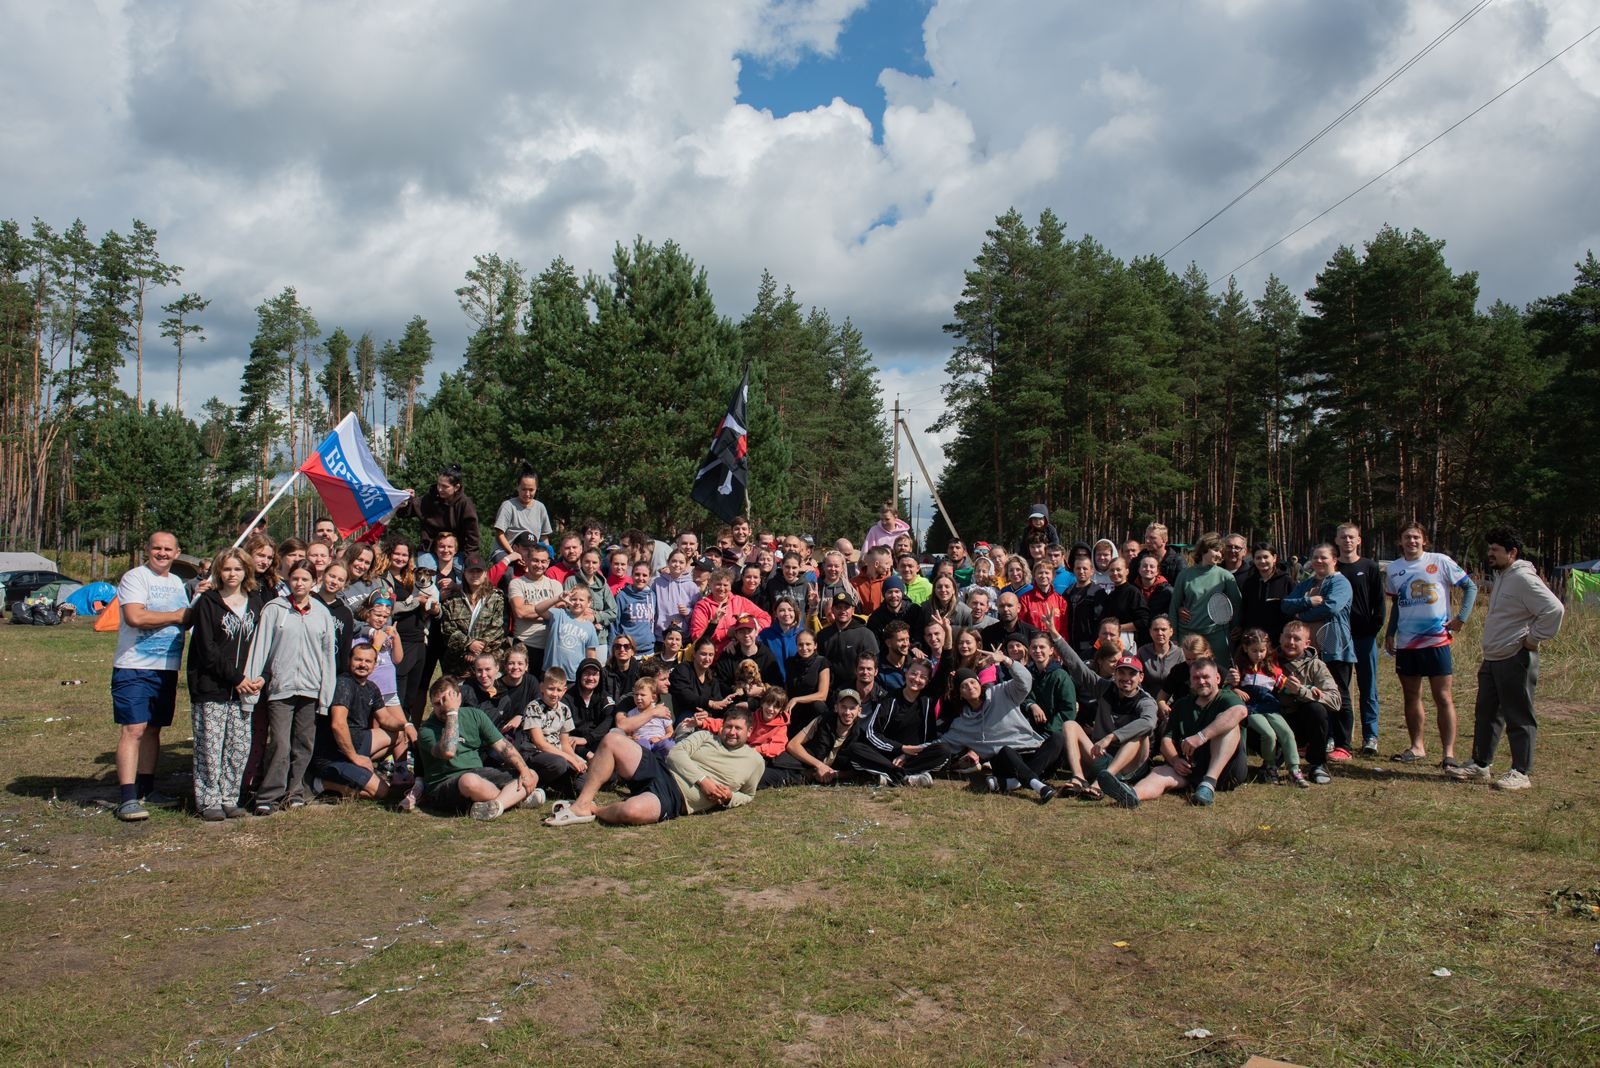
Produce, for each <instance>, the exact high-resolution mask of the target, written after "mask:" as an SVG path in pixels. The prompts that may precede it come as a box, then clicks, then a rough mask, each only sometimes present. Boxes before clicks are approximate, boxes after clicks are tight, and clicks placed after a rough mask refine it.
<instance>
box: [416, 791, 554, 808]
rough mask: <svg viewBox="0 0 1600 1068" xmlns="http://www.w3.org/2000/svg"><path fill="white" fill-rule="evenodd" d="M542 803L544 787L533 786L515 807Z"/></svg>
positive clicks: (542, 804)
mask: <svg viewBox="0 0 1600 1068" xmlns="http://www.w3.org/2000/svg"><path fill="white" fill-rule="evenodd" d="M406 796H408V797H409V796H410V795H409V794H408V795H406ZM544 801H545V796H544V787H542V786H535V787H534V788H533V789H532V790H529V791H528V796H527V797H524V798H523V799H522V804H520V805H518V806H517V807H518V808H543V807H544Z"/></svg>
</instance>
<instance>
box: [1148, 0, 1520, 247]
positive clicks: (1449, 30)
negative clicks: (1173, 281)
mask: <svg viewBox="0 0 1600 1068" xmlns="http://www.w3.org/2000/svg"><path fill="white" fill-rule="evenodd" d="M1493 2H1494V0H1480V3H1479V4H1478V5H1477V6H1476V7H1474V8H1473V9H1472V10H1470V11H1468V12H1467V13H1466V14H1465V15H1462V16H1461V17H1460V18H1459V19H1457V20H1456V21H1455V22H1453V23H1451V24H1450V25H1449V26H1447V27H1446V28H1445V29H1444V31H1443V32H1442V33H1440V34H1439V36H1437V37H1435V38H1434V39H1433V40H1431V41H1429V42H1428V43H1427V44H1426V45H1425V46H1424V47H1423V49H1422V50H1421V51H1420V52H1418V53H1417V54H1416V55H1414V56H1412V57H1411V58H1410V59H1408V60H1406V61H1405V62H1404V63H1402V64H1400V66H1399V67H1397V68H1395V70H1394V71H1393V72H1392V73H1390V75H1389V76H1388V77H1387V78H1385V79H1383V81H1381V82H1379V83H1378V84H1377V85H1375V86H1373V87H1372V88H1371V89H1369V90H1367V93H1366V95H1365V96H1363V97H1362V98H1361V99H1360V100H1357V101H1356V102H1355V103H1354V104H1351V105H1350V106H1349V107H1347V108H1345V109H1344V111H1342V112H1340V113H1339V115H1338V116H1337V117H1336V118H1334V120H1333V121H1332V122H1330V123H1328V124H1327V125H1326V126H1324V127H1323V128H1322V129H1320V130H1318V131H1317V132H1316V133H1315V134H1313V135H1312V137H1311V139H1310V140H1309V141H1307V142H1306V143H1305V144H1303V145H1301V146H1300V147H1299V148H1297V149H1295V150H1294V151H1293V152H1291V153H1289V154H1288V155H1287V156H1285V157H1284V158H1283V159H1282V160H1280V161H1279V162H1278V164H1277V166H1275V167H1273V168H1272V169H1271V170H1269V171H1268V172H1267V173H1266V174H1263V175H1262V176H1261V177H1260V178H1257V179H1256V180H1255V181H1254V182H1252V183H1251V184H1250V187H1249V188H1248V189H1246V190H1245V191H1244V192H1242V193H1240V194H1239V195H1238V196H1236V197H1234V198H1233V199H1232V200H1230V201H1228V202H1227V203H1226V204H1224V205H1223V206H1222V207H1220V208H1218V209H1217V211H1216V212H1215V213H1214V214H1213V215H1212V216H1211V217H1210V218H1209V219H1207V220H1206V221H1205V222H1203V223H1201V224H1200V225H1199V226H1196V227H1195V228H1194V229H1193V230H1190V231H1189V232H1188V233H1186V234H1184V235H1183V237H1181V238H1179V239H1178V241H1177V243H1176V244H1174V245H1173V246H1172V248H1169V249H1167V251H1165V252H1163V253H1162V254H1161V258H1162V259H1166V258H1167V257H1168V256H1170V255H1171V254H1172V253H1173V252H1174V251H1175V250H1176V249H1177V248H1178V247H1179V246H1180V245H1182V244H1183V243H1184V242H1185V241H1187V240H1189V239H1190V238H1191V237H1193V236H1194V235H1195V234H1198V233H1199V232H1200V231H1201V230H1204V229H1205V228H1206V227H1208V226H1210V225H1211V224H1212V223H1214V222H1216V221H1217V220H1218V219H1219V218H1221V217H1222V215H1223V214H1224V213H1225V212H1226V211H1227V210H1228V209H1229V208H1231V207H1233V206H1234V205H1235V204H1237V203H1239V201H1241V200H1243V199H1244V198H1245V197H1247V196H1249V195H1250V194H1251V193H1254V192H1255V191H1256V190H1257V189H1259V188H1261V186H1263V185H1265V184H1266V182H1267V181H1268V180H1269V179H1271V178H1272V176H1273V175H1275V174H1277V173H1278V172H1279V171H1281V170H1283V169H1284V168H1285V167H1287V166H1288V165H1289V164H1291V163H1293V162H1294V161H1295V160H1297V159H1299V158H1300V155H1301V154H1302V153H1303V152H1305V151H1306V150H1307V149H1309V148H1310V147H1311V146H1312V145H1314V144H1316V143H1317V142H1318V141H1320V140H1322V139H1323V138H1324V137H1325V136H1327V135H1328V133H1329V132H1331V131H1332V130H1333V128H1334V127H1335V126H1338V125H1339V124H1340V123H1341V122H1343V121H1344V120H1345V119H1348V118H1349V117H1350V116H1351V115H1354V114H1355V113H1356V112H1357V111H1360V110H1361V106H1362V105H1363V104H1365V103H1366V102H1367V101H1369V100H1371V99H1372V98H1373V97H1375V96H1377V95H1378V94H1379V93H1381V92H1383V90H1384V89H1386V88H1388V86H1389V85H1390V84H1392V83H1393V82H1394V81H1395V80H1396V79H1398V78H1399V77H1400V76H1401V75H1402V74H1404V73H1405V72H1406V71H1408V70H1410V69H1411V68H1412V67H1414V66H1416V65H1417V64H1418V63H1419V62H1421V61H1422V59H1423V58H1424V57H1425V56H1427V54H1428V53H1429V52H1432V51H1433V50H1434V49H1435V48H1437V47H1439V45H1440V44H1442V43H1443V42H1444V40H1445V39H1446V38H1448V37H1449V36H1450V35H1451V34H1453V33H1455V32H1456V31H1457V30H1459V29H1460V28H1461V27H1463V26H1465V25H1466V24H1467V23H1468V22H1470V21H1471V20H1472V17H1473V16H1474V15H1476V14H1477V13H1478V12H1480V11H1482V10H1483V9H1484V8H1486V7H1488V6H1489V5H1490V4H1491V3H1493Z"/></svg>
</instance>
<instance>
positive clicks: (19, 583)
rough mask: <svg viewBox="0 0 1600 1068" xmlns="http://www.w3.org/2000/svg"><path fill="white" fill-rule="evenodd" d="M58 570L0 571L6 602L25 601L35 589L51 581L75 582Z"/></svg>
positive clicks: (42, 587) (40, 588) (39, 588)
mask: <svg viewBox="0 0 1600 1068" xmlns="http://www.w3.org/2000/svg"><path fill="white" fill-rule="evenodd" d="M77 581H78V580H77V579H75V578H71V577H69V576H67V575H63V574H61V573H60V572H59V571H0V586H4V587H5V591H6V603H7V604H10V603H11V602H12V601H26V600H27V599H28V598H29V597H30V596H32V595H33V593H34V592H35V591H38V590H42V589H44V588H45V587H46V586H48V585H50V584H51V583H52V582H74V583H75V582H77Z"/></svg>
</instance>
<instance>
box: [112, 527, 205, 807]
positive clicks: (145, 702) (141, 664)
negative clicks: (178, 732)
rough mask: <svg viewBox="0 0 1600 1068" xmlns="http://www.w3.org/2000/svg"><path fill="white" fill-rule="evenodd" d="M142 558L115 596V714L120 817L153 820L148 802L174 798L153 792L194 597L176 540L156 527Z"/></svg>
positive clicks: (163, 802)
mask: <svg viewBox="0 0 1600 1068" xmlns="http://www.w3.org/2000/svg"><path fill="white" fill-rule="evenodd" d="M144 558H145V562H144V564H143V566H141V567H136V568H134V569H132V570H131V571H129V572H128V573H127V574H125V575H123V576H122V581H121V582H119V583H118V584H117V602H118V605H119V606H120V609H121V612H122V622H121V624H120V625H119V626H118V628H117V657H116V659H115V660H114V661H113V662H112V666H111V713H112V717H113V718H114V719H115V720H116V722H117V723H118V725H119V726H120V727H121V728H122V734H121V737H120V738H118V739H117V784H118V786H119V787H120V788H121V791H122V798H121V802H120V803H119V804H118V805H117V819H119V820H122V821H124V822H126V823H132V822H135V821H137V820H143V819H149V817H150V813H149V811H148V810H147V809H146V808H145V802H148V803H150V804H154V805H170V804H174V803H175V801H174V800H173V799H170V798H166V797H164V796H162V795H160V794H157V793H155V792H154V787H155V778H156V760H157V758H158V757H159V756H160V755H161V728H163V727H166V726H170V725H171V723H172V713H173V709H174V708H175V707H176V706H177V701H178V665H179V664H180V662H181V661H182V660H183V631H184V628H186V627H187V626H188V625H189V596H188V594H187V593H186V592H185V591H184V588H183V580H182V579H180V578H178V576H176V575H174V574H173V573H172V562H173V561H174V560H176V559H177V558H178V539H177V537H176V536H175V535H173V534H169V533H168V532H166V531H164V530H159V531H157V532H156V533H154V534H152V535H150V539H149V540H148V541H146V542H145V546H144Z"/></svg>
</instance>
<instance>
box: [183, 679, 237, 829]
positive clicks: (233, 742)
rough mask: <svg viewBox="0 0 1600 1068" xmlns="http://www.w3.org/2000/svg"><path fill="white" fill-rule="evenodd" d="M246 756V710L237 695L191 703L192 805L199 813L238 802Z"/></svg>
mask: <svg viewBox="0 0 1600 1068" xmlns="http://www.w3.org/2000/svg"><path fill="white" fill-rule="evenodd" d="M249 757H250V713H248V712H246V711H245V710H244V706H243V705H242V704H240V703H239V701H238V699H237V698H236V699H234V700H232V701H201V702H199V703H198V704H196V705H195V706H194V805H195V808H197V809H199V810H201V811H202V812H203V811H205V810H206V809H208V808H220V807H222V806H223V805H236V804H238V803H239V783H240V782H241V781H242V780H243V779H244V764H245V761H246V760H247V759H249Z"/></svg>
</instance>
